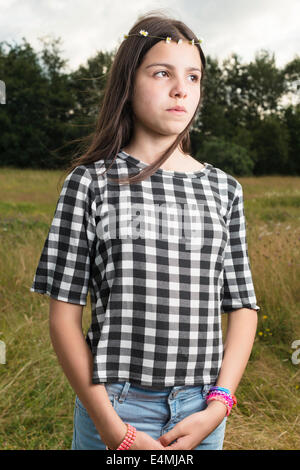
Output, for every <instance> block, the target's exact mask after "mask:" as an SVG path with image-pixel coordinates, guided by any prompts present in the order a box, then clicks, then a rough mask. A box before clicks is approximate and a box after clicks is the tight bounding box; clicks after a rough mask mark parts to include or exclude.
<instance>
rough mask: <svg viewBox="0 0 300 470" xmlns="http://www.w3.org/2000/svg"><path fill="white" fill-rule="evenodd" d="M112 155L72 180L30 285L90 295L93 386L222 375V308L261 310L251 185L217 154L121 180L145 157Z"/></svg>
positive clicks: (76, 299)
mask: <svg viewBox="0 0 300 470" xmlns="http://www.w3.org/2000/svg"><path fill="white" fill-rule="evenodd" d="M102 163H103V162H102V161H101V162H100V161H98V162H94V163H91V164H87V165H80V166H77V167H76V168H75V169H74V170H73V171H72V172H71V173H70V174H69V175H68V176H67V177H66V179H65V181H64V184H63V187H62V190H61V194H60V196H59V199H58V202H57V206H56V209H55V213H54V217H53V221H52V224H51V226H50V230H49V233H48V236H47V239H46V241H45V244H44V247H43V250H42V253H41V257H40V260H39V263H38V266H37V270H36V273H35V276H34V280H33V284H32V287H31V288H30V291H32V292H39V293H42V294H47V295H49V296H51V297H53V298H55V299H58V300H62V301H64V302H70V303H74V304H79V305H86V302H87V295H88V292H90V300H91V325H90V327H89V330H88V332H87V334H86V341H87V344H88V345H89V347H90V349H91V352H92V354H93V358H94V370H93V377H92V381H93V383H103V382H119V381H132V382H135V383H137V384H140V386H145V387H153V388H164V387H168V386H174V385H198V384H211V383H215V381H216V379H217V377H218V374H219V371H220V367H221V363H222V355H223V342H222V329H221V314H222V313H226V312H230V311H232V310H234V309H239V308H250V309H255V310H259V309H260V307H258V306H257V304H256V296H255V291H254V286H253V281H252V275H251V270H250V263H249V257H248V248H247V241H246V224H245V216H244V203H243V190H242V186H241V184H240V183H239V182H238V181H237V180H236V179H235V178H234V177H232V176H231V175H229V174H227V173H226V172H224V171H222V170H221V169H219V168H215V167H214V166H213V165H211V164H209V163H205V166H204V168H203V169H202V170H200V171H197V172H193V173H192V172H191V173H189V172H177V171H167V170H164V169H161V168H160V169H158V170H157V171H156V172H155V173H154V174H153V175H151V176H150V177H148V178H146V179H145V180H144V181H142V182H139V183H133V184H132V183H131V184H117V183H114V182H113V181H109V179H108V178H107V177H109V178H114V177H117V178H121V177H125V176H132V175H133V174H137V173H138V172H139V171H140V169H143V168H145V167H146V166H147V165H146V163H144V162H142V161H140V160H138V159H136V158H134V157H133V156H131V155H128V154H127V153H125V152H123V151H120V152H119V153H118V155H117V157H116V160H115V162H114V164H113V166H112V167H111V169H110V170H108V172H107V173H105V174H104V175H102V174H101V173H103V171H104V167H103V166H101V164H102Z"/></svg>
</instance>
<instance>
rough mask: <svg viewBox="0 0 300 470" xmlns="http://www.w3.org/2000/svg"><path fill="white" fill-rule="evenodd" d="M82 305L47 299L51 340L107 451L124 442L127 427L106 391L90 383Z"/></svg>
mask: <svg viewBox="0 0 300 470" xmlns="http://www.w3.org/2000/svg"><path fill="white" fill-rule="evenodd" d="M82 310H83V307H82V305H77V304H71V303H68V302H62V301H59V300H56V299H53V298H52V297H51V298H50V315H49V329H50V338H51V342H52V345H53V348H54V350H55V353H56V355H57V357H58V360H59V363H60V365H61V366H62V368H63V371H64V373H65V375H66V377H67V379H68V380H69V382H70V384H71V386H72V388H73V389H74V390H75V393H76V394H77V395H78V397H79V399H80V401H82V403H83V404H84V406H85V407H86V409H87V411H88V413H89V415H90V417H91V419H92V420H93V422H94V424H95V427H96V429H97V431H98V433H99V435H100V436H101V439H102V440H103V442H105V444H107V445H108V446H109V447H110V448H115V446H116V447H117V446H118V444H119V443H120V442H121V441H122V440H123V439H124V437H125V435H126V432H127V426H126V424H125V423H124V422H123V421H122V420H121V418H120V417H119V416H118V414H117V413H116V412H115V410H114V408H113V406H112V404H111V402H110V399H109V397H108V394H107V391H106V388H105V386H104V385H102V384H93V383H92V381H91V377H92V373H93V358H92V353H91V351H90V349H89V347H88V345H87V343H86V341H85V338H84V335H83V331H82Z"/></svg>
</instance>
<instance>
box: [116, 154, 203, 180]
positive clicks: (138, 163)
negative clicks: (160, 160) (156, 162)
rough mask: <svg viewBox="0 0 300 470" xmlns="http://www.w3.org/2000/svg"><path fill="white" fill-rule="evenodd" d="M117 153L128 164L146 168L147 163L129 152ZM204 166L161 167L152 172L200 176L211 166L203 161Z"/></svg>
mask: <svg viewBox="0 0 300 470" xmlns="http://www.w3.org/2000/svg"><path fill="white" fill-rule="evenodd" d="M118 155H119V156H120V157H121V158H123V159H124V160H126V161H128V162H129V163H130V164H132V165H134V166H137V167H139V168H141V169H144V168H147V167H148V166H149V165H148V164H147V163H145V162H143V161H142V160H138V159H137V158H135V157H133V156H132V155H130V154H129V153H126V152H124V150H120V152H119V153H118ZM204 165H205V166H204V168H202V170H198V171H175V170H165V169H163V168H158V169H157V170H156V171H155V173H154V174H156V173H158V174H161V175H166V176H173V177H177V178H200V177H201V176H204V175H206V174H208V173H209V172H210V170H211V168H212V165H211V164H210V163H207V162H204Z"/></svg>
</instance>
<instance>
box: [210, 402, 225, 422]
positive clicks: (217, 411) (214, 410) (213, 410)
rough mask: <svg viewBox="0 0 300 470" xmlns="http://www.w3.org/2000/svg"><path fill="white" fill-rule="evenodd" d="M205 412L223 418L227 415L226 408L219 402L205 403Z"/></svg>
mask: <svg viewBox="0 0 300 470" xmlns="http://www.w3.org/2000/svg"><path fill="white" fill-rule="evenodd" d="M206 410H207V411H208V412H209V414H214V415H216V416H218V417H219V416H220V417H223V418H225V416H226V413H227V406H226V405H225V404H224V403H222V402H221V401H217V400H212V401H209V402H208V403H207V408H206Z"/></svg>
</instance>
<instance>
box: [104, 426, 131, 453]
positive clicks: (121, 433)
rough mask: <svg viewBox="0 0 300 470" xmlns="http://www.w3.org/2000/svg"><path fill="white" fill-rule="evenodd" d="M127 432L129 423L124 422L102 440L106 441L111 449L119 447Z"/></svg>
mask: <svg viewBox="0 0 300 470" xmlns="http://www.w3.org/2000/svg"><path fill="white" fill-rule="evenodd" d="M126 433H127V425H126V424H125V423H124V422H122V425H121V426H116V427H114V428H112V433H109V434H107V433H106V436H105V438H104V439H103V438H102V436H101V438H102V440H103V441H105V443H106V445H107V447H109V449H117V447H118V446H119V445H120V443H121V442H122V441H123V439H124V437H125V436H126Z"/></svg>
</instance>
